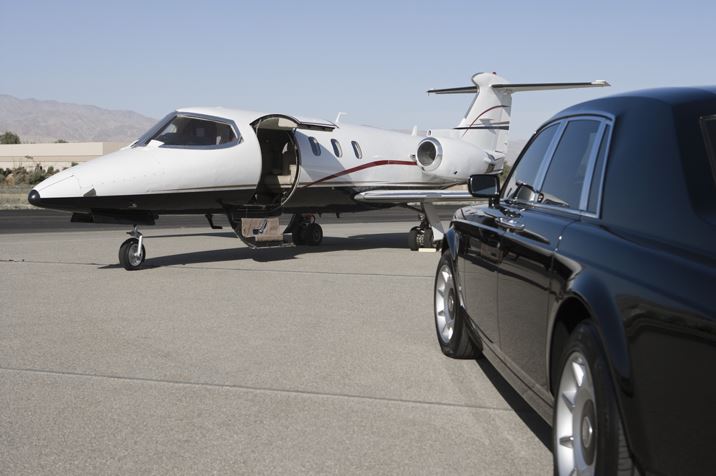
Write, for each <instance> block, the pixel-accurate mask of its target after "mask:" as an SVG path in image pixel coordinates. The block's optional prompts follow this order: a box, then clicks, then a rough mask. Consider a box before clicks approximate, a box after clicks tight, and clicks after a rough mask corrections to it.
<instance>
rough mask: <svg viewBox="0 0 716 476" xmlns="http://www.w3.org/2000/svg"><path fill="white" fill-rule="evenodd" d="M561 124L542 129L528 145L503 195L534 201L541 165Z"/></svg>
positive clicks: (513, 198) (514, 198)
mask: <svg viewBox="0 0 716 476" xmlns="http://www.w3.org/2000/svg"><path fill="white" fill-rule="evenodd" d="M558 126H559V124H552V125H551V126H549V127H547V128H545V129H542V130H541V131H540V132H538V133H537V135H536V136H535V137H534V139H533V140H532V141H531V142H530V144H529V145H528V146H527V149H526V150H525V151H524V152H523V153H522V156H521V157H520V159H519V160H518V161H517V164H516V165H515V168H514V170H513V171H512V174H511V175H510V179H509V181H508V182H507V185H506V186H505V187H504V188H503V192H502V197H503V198H504V199H508V200H516V201H523V202H524V201H527V202H529V201H532V200H533V199H534V192H535V185H536V181H537V175H538V173H539V169H540V165H541V164H542V161H543V160H544V156H545V154H546V153H547V150H548V149H549V146H550V144H551V143H552V139H553V138H554V135H555V134H556V132H557V129H558Z"/></svg>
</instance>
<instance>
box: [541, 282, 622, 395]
mask: <svg viewBox="0 0 716 476" xmlns="http://www.w3.org/2000/svg"><path fill="white" fill-rule="evenodd" d="M569 298H576V299H578V300H579V301H581V303H582V304H583V305H584V307H586V308H587V310H588V311H589V318H590V319H591V320H592V321H593V322H594V324H595V326H596V327H597V331H598V332H599V336H600V339H601V344H602V347H603V348H604V352H605V353H606V355H607V360H608V362H609V364H610V366H611V371H612V375H613V377H614V378H615V381H614V384H615V385H616V386H617V387H619V389H620V390H621V391H623V392H625V393H627V394H631V378H632V376H631V362H630V359H629V350H628V341H627V338H626V334H625V331H624V321H623V318H622V316H621V313H620V312H619V307H618V305H617V303H616V301H615V300H614V299H613V296H612V293H611V292H610V290H609V288H608V287H607V286H606V285H605V284H604V283H603V282H602V281H601V280H600V279H599V278H598V277H597V276H595V275H594V274H593V273H590V272H589V271H588V270H586V269H583V270H581V271H580V272H579V273H577V274H575V275H574V276H572V277H571V278H570V279H569V280H568V281H567V283H566V286H565V288H564V289H563V290H561V291H558V299H557V305H555V306H553V309H552V310H551V312H550V316H549V321H548V322H549V339H548V340H547V342H548V343H549V345H550V346H551V341H552V333H553V331H554V324H555V321H556V317H557V314H558V312H559V309H560V308H561V305H562V303H564V302H566V301H567V300H568V299H569ZM548 352H549V349H548ZM550 377H551V376H550Z"/></svg>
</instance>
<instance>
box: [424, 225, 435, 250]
mask: <svg viewBox="0 0 716 476" xmlns="http://www.w3.org/2000/svg"><path fill="white" fill-rule="evenodd" d="M432 247H433V229H432V228H429V227H428V228H426V229H425V230H424V231H423V248H432Z"/></svg>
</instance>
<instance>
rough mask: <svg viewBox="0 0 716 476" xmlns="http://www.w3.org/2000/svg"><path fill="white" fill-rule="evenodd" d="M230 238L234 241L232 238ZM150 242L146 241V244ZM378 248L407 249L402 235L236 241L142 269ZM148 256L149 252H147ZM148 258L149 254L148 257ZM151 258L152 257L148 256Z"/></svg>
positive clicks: (164, 259) (163, 258)
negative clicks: (265, 244)
mask: <svg viewBox="0 0 716 476" xmlns="http://www.w3.org/2000/svg"><path fill="white" fill-rule="evenodd" d="M201 235H202V234H187V235H177V234H172V235H154V236H151V237H149V238H150V239H156V238H177V237H181V236H201ZM206 235H209V236H225V235H228V234H227V233H207V234H206ZM231 236H233V237H234V239H236V237H235V235H233V234H231ZM148 241H149V240H148ZM379 248H390V249H406V250H407V248H408V246H407V238H406V234H405V233H383V234H371V235H354V236H349V237H347V238H343V237H325V238H324V239H323V243H321V244H320V245H319V246H286V247H280V248H265V249H251V248H247V247H245V246H243V245H240V244H239V242H238V240H237V247H232V248H225V249H221V250H208V251H193V252H190V253H179V254H175V255H167V256H158V257H156V258H152V257H149V258H147V260H146V261H145V262H144V264H143V265H142V267H143V268H147V269H150V268H160V267H165V266H177V265H196V264H207V263H218V262H222V261H242V260H252V261H254V262H259V263H267V262H273V261H283V260H289V259H296V258H298V257H299V256H301V255H310V254H313V253H331V252H335V251H360V250H371V249H379ZM150 252H151V250H150ZM148 254H149V253H148ZM150 256H151V255H150ZM121 267H122V266H121V265H120V264H111V265H106V266H102V267H100V269H117V268H121Z"/></svg>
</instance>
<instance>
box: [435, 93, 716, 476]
mask: <svg viewBox="0 0 716 476" xmlns="http://www.w3.org/2000/svg"><path fill="white" fill-rule="evenodd" d="M469 188H470V192H471V193H472V194H473V195H474V196H476V197H482V198H487V199H488V200H489V204H483V205H477V206H471V207H465V208H462V209H461V210H458V211H457V212H456V214H455V216H454V218H453V220H452V224H451V227H450V230H449V231H448V232H447V233H446V235H445V238H444V240H443V243H442V250H443V255H442V258H441V260H440V263H439V265H438V270H437V274H436V279H435V323H436V330H437V335H438V341H439V343H440V347H441V348H442V351H443V352H444V353H445V354H446V355H448V356H450V357H455V358H472V357H475V356H478V355H480V354H484V355H485V356H486V357H487V358H488V360H489V361H490V362H491V363H492V364H493V366H494V367H495V368H496V369H497V370H498V371H499V372H500V373H501V374H502V375H503V376H504V377H505V379H506V380H507V381H508V382H510V384H511V385H512V386H513V387H515V388H516V389H517V390H518V392H519V393H520V394H522V395H523V396H524V397H525V399H526V400H527V401H528V403H529V404H530V405H531V406H532V407H533V408H534V409H535V410H536V411H537V412H538V413H539V414H540V415H541V416H542V417H543V418H544V419H545V420H546V421H547V422H549V423H551V425H552V429H553V438H552V449H553V454H554V464H555V473H556V474H565V475H566V474H634V473H639V472H641V473H656V474H707V473H708V474H714V473H716V87H705V88H668V89H654V90H645V91H638V92H633V93H628V94H622V95H616V96H611V97H607V98H603V99H598V100H594V101H589V102H585V103H582V104H579V105H576V106H573V107H571V108H569V109H566V110H564V111H562V112H560V113H559V114H557V115H556V116H554V117H553V118H552V119H551V120H549V121H548V122H547V123H545V124H544V125H543V126H542V127H541V128H540V129H539V130H538V131H537V133H536V134H535V135H534V136H533V137H532V139H531V140H530V141H529V143H528V144H527V145H526V147H525V149H524V150H523V151H522V153H521V155H520V157H519V158H518V160H517V162H516V164H515V166H514V168H513V169H512V172H511V173H510V175H509V177H508V179H507V182H506V184H505V185H504V186H502V187H501V188H500V185H499V181H498V179H497V177H495V176H491V175H476V176H473V177H471V178H470V182H469Z"/></svg>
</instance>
